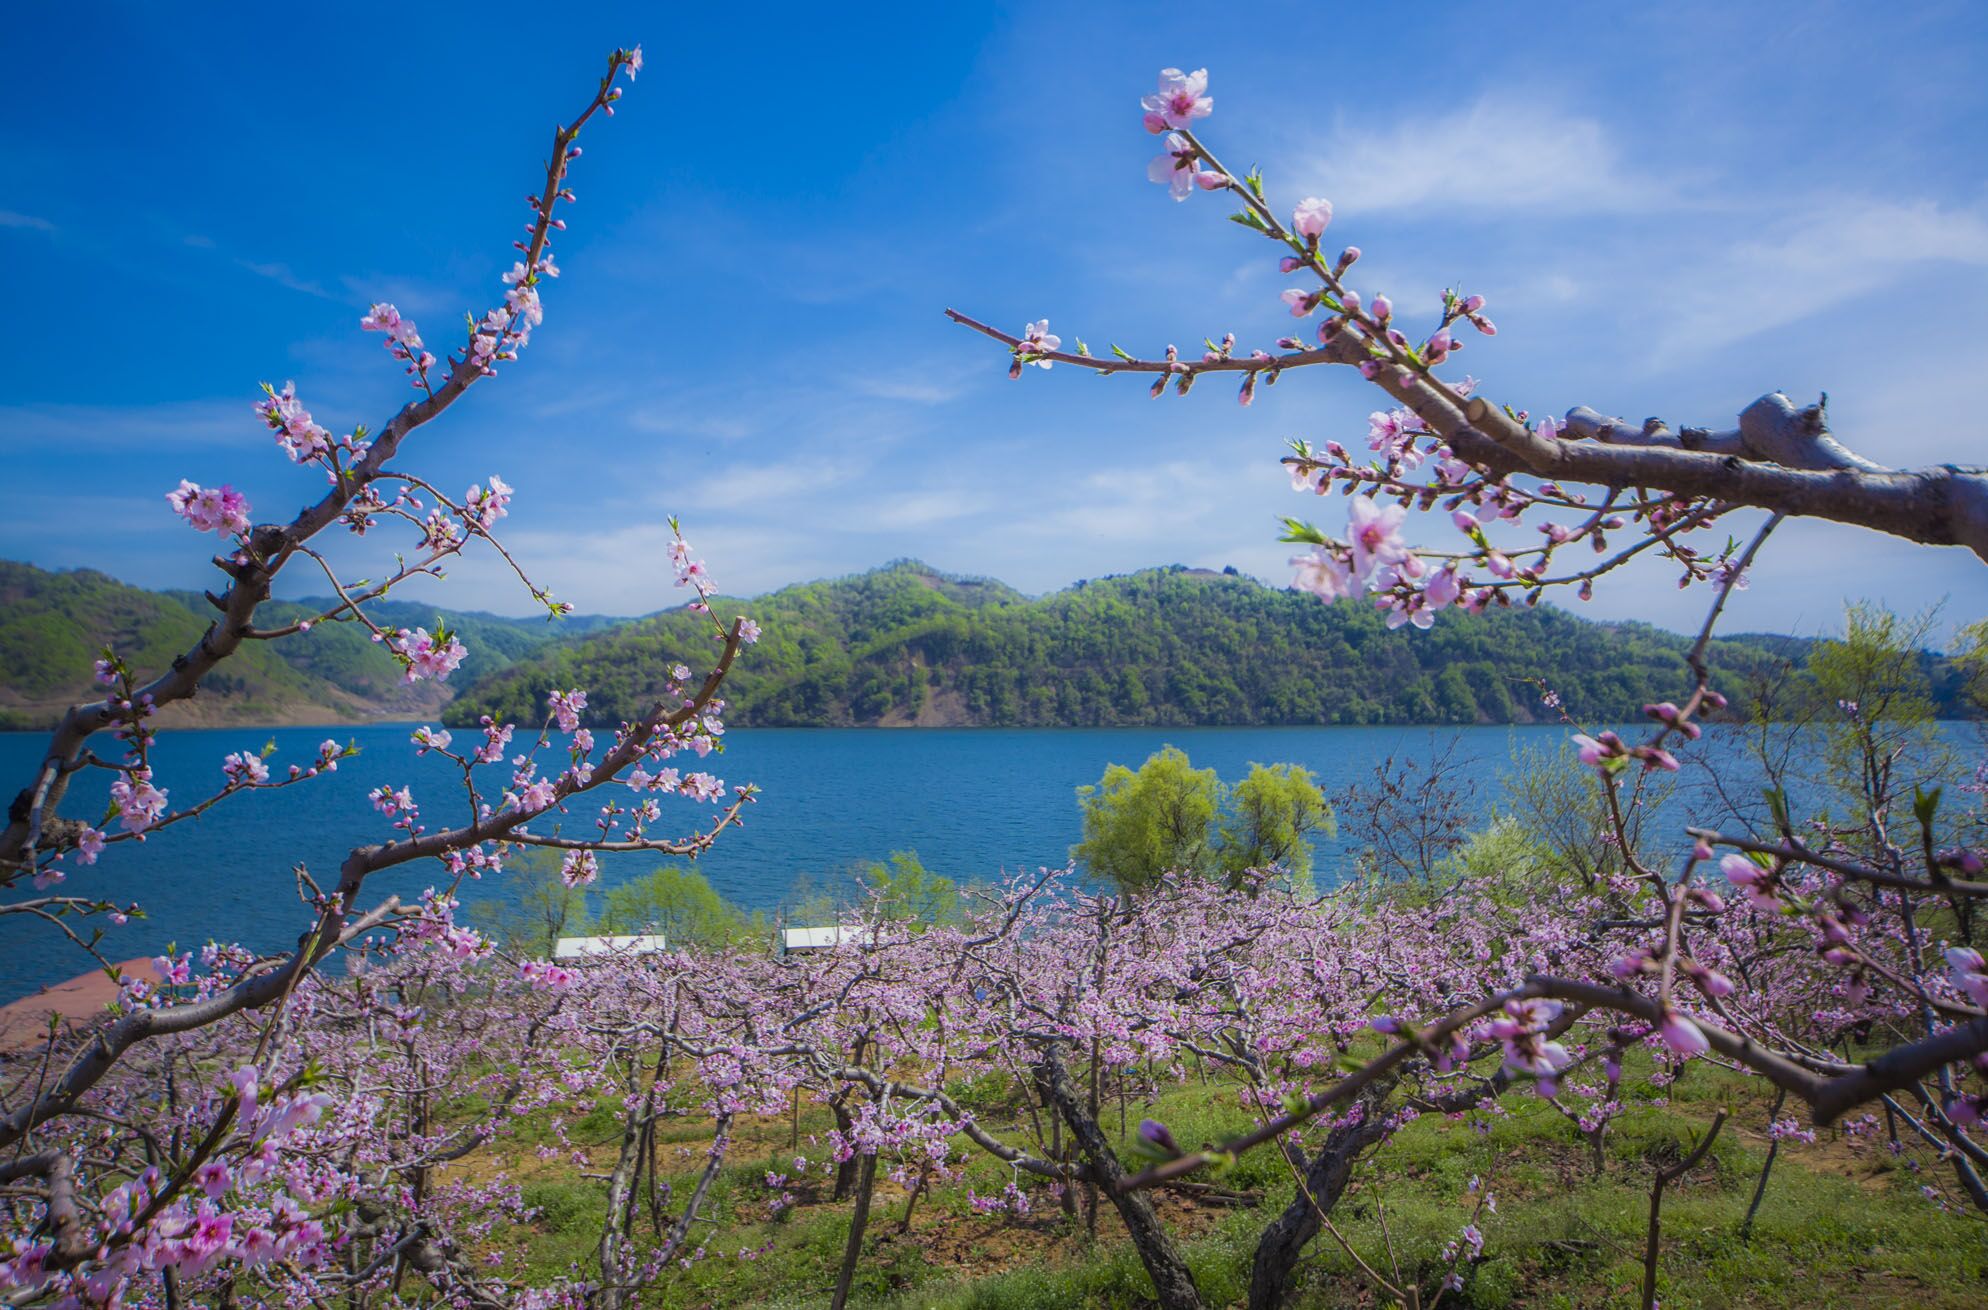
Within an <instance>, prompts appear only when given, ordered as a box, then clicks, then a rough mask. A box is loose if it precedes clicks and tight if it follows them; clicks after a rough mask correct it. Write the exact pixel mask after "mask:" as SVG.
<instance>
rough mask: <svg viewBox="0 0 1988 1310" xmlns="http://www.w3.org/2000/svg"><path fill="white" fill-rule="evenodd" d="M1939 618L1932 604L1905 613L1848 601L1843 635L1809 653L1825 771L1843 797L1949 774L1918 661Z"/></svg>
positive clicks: (1894, 790) (1899, 789) (1927, 681)
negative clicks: (1823, 728) (1914, 612)
mask: <svg viewBox="0 0 1988 1310" xmlns="http://www.w3.org/2000/svg"><path fill="white" fill-rule="evenodd" d="M1936 619H1937V612H1936V611H1931V610H1929V611H1927V612H1926V613H1923V614H1919V615H1915V616H1912V617H1905V616H1901V615H1898V614H1894V613H1893V612H1891V611H1890V610H1887V609H1885V608H1883V607H1882V606H1879V605H1874V604H1855V605H1851V606H1850V607H1849V608H1848V609H1847V610H1846V611H1845V613H1844V631H1843V636H1841V637H1840V638H1832V639H1830V640H1827V641H1822V642H1818V643H1817V644H1816V646H1815V647H1814V649H1813V650H1811V651H1810V652H1809V656H1808V659H1807V661H1806V663H1805V665H1804V669H1803V671H1804V673H1805V674H1806V675H1807V682H1808V684H1809V688H1810V694H1811V695H1812V696H1813V697H1814V699H1815V702H1816V709H1817V713H1816V716H1815V717H1816V718H1817V719H1818V720H1819V721H1820V722H1821V723H1823V724H1824V725H1826V729H1827V736H1826V740H1827V746H1826V749H1825V764H1826V769H1825V772H1824V777H1825V779H1826V780H1827V781H1828V782H1829V784H1830V785H1831V786H1832V787H1834V788H1835V789H1836V790H1837V791H1838V792H1840V793H1841V794H1842V795H1844V796H1845V797H1846V798H1850V799H1852V800H1853V801H1854V799H1855V798H1859V797H1869V796H1875V795H1881V794H1886V793H1889V794H1893V795H1900V794H1903V792H1904V791H1905V790H1906V789H1908V788H1909V787H1910V786H1912V785H1921V784H1923V785H1937V784H1938V782H1939V781H1940V780H1941V779H1942V778H1943V777H1944V776H1945V775H1947V774H1948V773H1950V772H1951V770H1952V768H1953V765H1954V761H1953V760H1951V759H1950V758H1948V756H1949V752H1947V751H1946V750H1944V749H1943V748H1941V746H1940V742H1939V734H1938V730H1937V729H1936V728H1935V727H1934V718H1935V716H1936V706H1935V703H1934V700H1933V694H1932V679H1931V678H1930V677H1929V675H1928V671H1927V669H1926V667H1925V666H1924V664H1923V663H1922V662H1921V660H1920V659H1919V652H1920V651H1921V650H1922V649H1923V648H1924V646H1925V642H1926V637H1927V635H1928V634H1929V633H1930V632H1931V631H1932V628H1933V625H1934V623H1935V621H1936ZM1901 769H1905V770H1907V771H1908V772H1903V773H1902V772H1899V770H1901Z"/></svg>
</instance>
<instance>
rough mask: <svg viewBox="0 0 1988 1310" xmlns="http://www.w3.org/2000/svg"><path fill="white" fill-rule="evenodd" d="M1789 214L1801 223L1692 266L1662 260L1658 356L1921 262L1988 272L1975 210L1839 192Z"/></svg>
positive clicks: (1884, 282)
mask: <svg viewBox="0 0 1988 1310" xmlns="http://www.w3.org/2000/svg"><path fill="white" fill-rule="evenodd" d="M1787 207H1788V206H1786V205H1784V204H1777V206H1776V208H1777V209H1785V208H1787ZM1793 208H1795V209H1797V210H1798V212H1799V215H1800V216H1799V217H1797V218H1795V219H1792V220H1789V221H1787V222H1783V223H1779V224H1773V225H1770V226H1768V227H1767V229H1766V232H1765V234H1764V235H1761V236H1749V237H1746V238H1743V239H1741V240H1739V241H1738V242H1736V243H1734V244H1732V245H1729V246H1727V247H1725V248H1724V249H1722V250H1719V251H1717V252H1715V253H1713V254H1712V255H1711V257H1710V258H1708V259H1706V260H1704V261H1703V262H1701V263H1698V264H1697V265H1696V266H1693V265H1692V264H1688V263H1687V264H1684V265H1682V266H1680V265H1678V264H1675V263H1671V262H1669V261H1664V265H1663V274H1664V285H1665V287H1666V288H1667V290H1668V294H1667V295H1666V296H1664V297H1662V298H1656V297H1652V304H1653V306H1655V307H1657V309H1658V312H1659V314H1660V315H1661V317H1662V318H1663V319H1664V320H1665V327H1664V330H1663V332H1662V334H1661V336H1660V337H1659V339H1658V344H1657V349H1658V351H1659V353H1660V354H1683V353H1688V352H1693V351H1705V350H1711V349H1714V348H1716V347H1719V346H1724V345H1729V344H1731V343H1732V342H1734V341H1739V340H1742V339H1743V338H1746V337H1750V336H1753V335H1755V334H1756V333H1760V332H1765V331H1767V330H1769V329H1771V328H1777V327H1783V326H1786V325H1787V324H1790V323H1796V322H1799V321H1801V320H1802V319H1805V318H1807V317H1809V316H1810V315H1812V314H1815V313H1818V312H1820V311H1821V310H1824V309H1827V308H1829V307H1830V306H1832V305H1837V304H1840V303H1842V302H1843V301H1845V300H1850V299H1853V298H1855V297H1857V296H1861V295H1866V294H1868V293H1870V292H1872V291H1877V290H1880V289H1882V288H1884V287H1886V286H1888V285H1891V284H1893V283H1895V282H1896V281H1897V280H1898V279H1900V278H1901V277H1903V276H1905V275H1906V274H1907V273H1909V272H1911V271H1913V270H1914V269H1915V268H1917V267H1918V266H1921V265H1929V264H1956V265H1961V266H1963V267H1967V268H1976V269H1978V268H1984V267H1988V219H1984V217H1983V215H1982V214H1981V213H1980V212H1979V211H1978V210H1974V209H1967V208H1949V207H1947V206H1943V205H1941V204H1939V203H1937V202H1935V201H1932V200H1914V201H1897V200H1878V199H1873V198H1870V197H1867V196H1840V195H1839V196H1822V197H1815V198H1811V199H1808V200H1805V201H1803V202H1802V203H1800V204H1799V205H1797V206H1793ZM1748 226H1749V227H1751V226H1754V225H1752V224H1748Z"/></svg>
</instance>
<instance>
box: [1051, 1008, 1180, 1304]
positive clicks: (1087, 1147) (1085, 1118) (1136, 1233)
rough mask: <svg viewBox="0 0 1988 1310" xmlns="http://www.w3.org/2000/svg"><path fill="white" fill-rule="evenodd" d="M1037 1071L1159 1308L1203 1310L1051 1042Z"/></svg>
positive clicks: (1154, 1217) (1177, 1254)
mask: <svg viewBox="0 0 1988 1310" xmlns="http://www.w3.org/2000/svg"><path fill="white" fill-rule="evenodd" d="M1038 1073H1039V1075H1040V1077H1041V1080H1042V1085H1043V1086H1044V1087H1045V1088H1047V1089H1048V1091H1049V1096H1050V1099H1051V1100H1052V1101H1053V1102H1055V1105H1056V1110H1057V1113H1058V1114H1060V1115H1061V1116H1062V1118H1063V1122H1064V1123H1066V1124H1068V1125H1069V1126H1070V1134H1071V1136H1073V1137H1075V1138H1076V1139H1077V1146H1078V1148H1079V1149H1080V1150H1082V1151H1083V1153H1084V1158H1085V1160H1086V1161H1088V1162H1089V1164H1090V1169H1091V1173H1092V1175H1093V1176H1094V1177H1095V1178H1096V1180H1097V1181H1098V1182H1099V1183H1100V1184H1101V1185H1102V1186H1103V1188H1104V1192H1105V1195H1107V1196H1109V1197H1110V1198H1111V1203H1112V1204H1113V1205H1114V1206H1116V1207H1117V1208H1118V1214H1119V1217H1120V1218H1121V1219H1123V1220H1124V1221H1125V1231H1126V1232H1127V1233H1128V1234H1130V1235H1131V1238H1132V1247H1133V1249H1134V1250H1136V1251H1137V1252H1138V1253H1139V1260H1140V1262H1141V1263H1142V1264H1144V1265H1145V1266H1146V1273H1147V1274H1148V1275H1149V1276H1150V1277H1151V1278H1152V1280H1153V1289H1154V1292H1155V1294H1156V1296H1157V1298H1158V1300H1159V1303H1160V1306H1161V1310H1206V1305H1205V1303H1204V1302H1203V1301H1202V1299H1201V1291H1200V1289H1199V1288H1197V1287H1196V1286H1195V1285H1194V1275H1193V1274H1192V1273H1190V1272H1188V1268H1187V1262H1186V1261H1185V1260H1183V1259H1181V1257H1180V1251H1179V1250H1178V1249H1177V1248H1176V1247H1175V1246H1174V1244H1173V1239H1172V1238H1170V1237H1168V1236H1167V1230H1166V1228H1165V1227H1164V1226H1163V1225H1162V1224H1161V1223H1160V1217H1159V1215H1157V1214H1156V1213H1154V1211H1153V1204H1152V1202H1151V1201H1150V1200H1148V1199H1147V1196H1146V1194H1145V1193H1144V1192H1127V1191H1123V1190H1121V1189H1122V1187H1123V1184H1124V1182H1125V1179H1126V1177H1127V1175H1126V1172H1125V1167H1124V1166H1123V1165H1121V1164H1120V1163H1119V1162H1118V1155H1117V1153H1116V1152H1115V1151H1113V1150H1112V1149H1111V1143H1110V1142H1108V1141H1106V1140H1105V1135H1104V1132H1103V1130H1102V1129H1100V1128H1099V1127H1098V1121H1097V1118H1096V1116H1094V1115H1093V1114H1091V1112H1090V1110H1089V1109H1088V1108H1087V1107H1086V1105H1085V1103H1084V1099H1083V1097H1082V1096H1080V1095H1079V1094H1078V1092H1077V1089H1076V1088H1075V1087H1074V1086H1072V1085H1071V1083H1070V1075H1069V1072H1068V1071H1067V1070H1065V1069H1064V1067H1063V1059H1062V1057H1061V1055H1059V1054H1058V1052H1057V1049H1056V1047H1054V1046H1048V1047H1045V1048H1044V1050H1043V1055H1042V1063H1041V1065H1040V1066H1039V1068H1038Z"/></svg>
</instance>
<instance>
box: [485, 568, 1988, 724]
mask: <svg viewBox="0 0 1988 1310" xmlns="http://www.w3.org/2000/svg"><path fill="white" fill-rule="evenodd" d="M717 608H718V610H719V612H721V613H726V614H732V613H742V614H746V615H748V616H750V617H751V618H753V619H754V620H756V621H757V622H758V623H759V624H760V626H761V627H762V628H763V629H764V631H765V634H766V635H765V637H764V638H763V639H762V640H761V641H760V643H759V644H758V645H757V646H754V647H752V648H750V649H749V650H747V651H745V652H744V653H743V654H742V655H741V657H740V659H739V662H738V664H737V665H736V666H735V668H734V670H733V674H732V677H731V679H730V680H729V681H728V682H727V683H726V692H727V695H728V697H729V699H730V710H729V711H728V714H727V718H728V721H729V722H731V723H733V724H735V725H737V726H741V727H750V726H754V725H762V726H791V727H848V726H866V725H873V724H883V725H900V724H955V725H988V726H1015V727H1119V726H1126V727H1131V726H1184V725H1191V724H1277V723H1350V724H1364V723H1411V722H1434V723H1459V724H1466V723H1505V722H1528V721H1530V720H1531V719H1532V717H1533V715H1534V712H1535V710H1537V708H1538V705H1539V700H1538V695H1537V693H1536V691H1534V690H1533V688H1532V687H1531V686H1530V685H1529V682H1530V680H1532V679H1543V680H1544V681H1545V682H1546V683H1547V684H1548V685H1549V686H1551V687H1553V688H1554V689H1555V690H1557V691H1558V692H1559V693H1560V695H1561V698H1562V700H1563V702H1564V703H1565V704H1566V706H1567V708H1568V710H1569V712H1571V713H1573V714H1574V715H1575V716H1576V717H1578V718H1582V719H1585V720H1587V721H1591V722H1608V721H1611V720H1613V721H1623V720H1633V719H1636V718H1639V717H1640V716H1641V710H1642V706H1643V705H1644V704H1646V703H1648V702H1651V701H1659V700H1668V699H1672V698H1674V697H1676V696H1677V695H1678V694H1679V691H1680V689H1681V688H1684V687H1687V686H1689V685H1690V681H1689V680H1690V674H1689V672H1688V670H1687V669H1686V667H1685V663H1684V651H1685V649H1686V646H1687V644H1688V643H1687V641H1686V640H1685V639H1684V638H1681V637H1678V636H1677V635H1675V634H1673V633H1668V632H1663V631H1661V630H1659V629H1656V628H1652V627H1649V626H1647V625H1644V624H1637V623H1614V624H1600V623H1591V622H1587V621H1585V620H1582V619H1579V618H1576V617H1575V616H1574V615H1572V614H1570V613H1567V612H1566V611H1563V610H1559V609H1555V608H1552V607H1550V606H1541V607H1539V608H1536V609H1523V608H1515V609H1505V610H1497V611H1494V612H1492V613H1488V614H1484V615H1481V616H1477V617H1464V616H1448V615H1446V616H1444V620H1443V621H1442V622H1440V623H1438V624H1437V625H1436V626H1435V628H1434V629H1432V630H1431V631H1428V632H1414V631H1409V630H1406V629H1404V630H1401V631H1395V632H1390V631H1389V630H1388V629H1387V626H1386V623H1385V621H1384V620H1383V618H1382V616H1381V615H1380V614H1379V613H1378V612H1377V611H1375V610H1373V609H1372V608H1371V607H1367V606H1359V605H1321V604H1320V603H1319V602H1318V600H1317V599H1316V598H1314V597H1311V596H1305V595H1299V594H1297V593H1294V592H1290V591H1287V590H1283V589H1280V588H1273V587H1266V586H1263V585H1262V584H1260V583H1257V582H1255V581H1252V580H1251V579H1249V578H1245V577H1239V576H1232V575H1225V574H1218V573H1211V572H1208V571H1205V570H1191V569H1181V568H1166V569H1148V570H1145V571H1143V572H1139V573H1134V574H1130V575H1128V576H1125V577H1115V578H1105V579H1102V580H1099V581H1095V582H1088V583H1080V584H1078V585H1077V586H1074V587H1071V588H1069V589H1067V590H1064V591H1060V592H1056V593H1054V594H1053V595H1049V596H1044V597H1041V598H1039V599H1034V600H1031V599H1028V598H1025V597H1023V596H1021V595H1019V594H1018V593H1016V592H1014V591H1012V590H1010V589H1008V588H1006V587H1003V586H1002V585H1001V584H999V583H995V582H988V581H985V580H982V579H974V578H961V577H954V576H951V575H948V574H944V573H939V572H936V571H935V570H932V569H930V568H927V567H925V566H924V565H922V564H917V563H912V562H904V563H898V564H894V565H891V566H889V567H887V568H883V569H878V570H875V571H873V572H870V573H864V574H860V575H857V576H855V577H849V578H841V579H836V580H833V581H827V582H811V583H807V584H805V585H802V586H795V587H787V588H783V589H782V590H780V591H776V592H772V593H770V594H768V595H766V596H761V597H758V598H755V599H751V600H724V601H721V602H719V603H718V605H717ZM1811 644H1812V643H1809V642H1805V641H1802V640H1799V639H1795V638H1777V637H1750V638H1743V639H1737V640H1734V641H1729V642H1715V643H1713V648H1712V659H1713V662H1714V664H1715V666H1716V667H1717V668H1718V669H1719V670H1720V673H1721V686H1722V687H1727V688H1732V689H1735V690H1736V689H1738V688H1739V687H1740V686H1741V685H1742V684H1743V683H1744V682H1745V681H1746V679H1747V677H1748V676H1750V675H1754V674H1761V673H1766V672H1771V671H1773V670H1776V669H1779V668H1781V667H1783V666H1784V665H1785V664H1786V663H1787V662H1788V661H1790V660H1792V661H1794V662H1797V663H1799V662H1800V660H1801V659H1802V657H1803V656H1804V654H1805V653H1806V651H1807V650H1808V648H1809V646H1810V645H1811ZM708 649H709V647H708V637H707V634H706V631H705V629H703V628H701V627H700V626H699V623H698V616H695V615H688V614H684V613H682V612H681V611H672V612H670V613H667V614H662V615H657V616H655V617H653V618H650V619H645V620H642V621H640V622H638V623H634V624H629V625H625V626H622V627H618V628H614V629H611V630H608V631H604V632H600V633H597V634H595V635H593V636H592V637H589V638H586V639H584V640H580V641H576V642H566V643H562V644H560V645H558V646H555V647H548V648H546V649H544V650H542V651H540V652H539V653H538V654H536V655H534V656H532V657H530V658H527V659H524V660H521V661H519V662H517V663H516V664H514V665H513V666H512V667H510V668H508V669H506V670H504V671H502V672H500V673H497V674H495V675H493V676H490V677H486V678H485V679H484V680H482V681H481V682H479V683H477V684H476V685H475V686H474V687H472V688H471V689H470V690H469V691H467V692H466V693H464V695H463V697H462V699H460V700H458V701H457V702H456V703H455V704H454V705H452V706H451V707H450V708H449V710H448V711H447V716H448V718H449V721H450V722H455V723H464V724H470V723H474V722H475V721H476V717H477V716H478V715H480V714H484V713H489V714H493V715H496V716H497V717H499V718H508V719H512V720H517V721H521V722H534V721H536V720H537V719H539V718H540V717H542V716H543V714H544V706H545V694H546V693H547V692H548V691H551V690H554V689H563V688H567V687H584V688H586V689H587V693H588V713H589V714H590V715H591V716H592V718H593V721H594V723H595V725H596V726H611V725H613V724H615V723H619V722H621V721H623V720H624V719H628V718H632V717H636V716H639V715H640V714H642V713H643V712H645V711H646V710H647V708H648V707H649V705H650V703H651V700H652V698H653V697H654V695H655V693H656V691H657V689H658V688H660V687H661V686H662V685H663V684H664V682H665V681H666V680H667V670H668V668H669V666H670V665H672V664H675V663H677V662H679V661H681V662H685V663H689V664H691V665H693V666H695V665H696V664H697V663H698V662H699V660H701V659H702V658H704V656H705V653H706V652H707V651H708ZM1950 699H1951V703H1943V704H1942V707H1941V713H1942V715H1943V716H1953V715H1956V714H1958V713H1960V712H1961V709H1960V707H1961V704H1962V702H1961V700H1960V698H1959V697H1958V696H1957V695H1956V696H1954V697H1952V698H1950Z"/></svg>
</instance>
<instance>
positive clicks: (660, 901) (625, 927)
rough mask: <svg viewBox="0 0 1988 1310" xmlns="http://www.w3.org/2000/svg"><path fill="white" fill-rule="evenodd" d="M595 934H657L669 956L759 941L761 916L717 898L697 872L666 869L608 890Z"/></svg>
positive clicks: (762, 927)
mask: <svg viewBox="0 0 1988 1310" xmlns="http://www.w3.org/2000/svg"><path fill="white" fill-rule="evenodd" d="M599 931H600V932H602V933H604V934H620V935H628V934H635V933H661V934H663V937H664V939H665V940H666V941H667V942H668V943H669V946H670V948H671V949H672V950H675V949H677V948H679V947H686V946H714V947H715V946H730V945H734V944H741V943H744V942H747V941H751V940H756V939H759V938H763V937H764V936H765V935H766V932H767V928H766V924H765V922H764V918H763V916H759V915H754V916H751V917H748V916H747V915H746V913H745V912H744V911H743V910H741V909H739V907H738V906H736V905H733V904H732V903H731V902H730V901H728V900H726V899H725V898H724V897H722V896H720V895H719V894H718V893H717V891H716V890H715V889H714V888H713V887H712V886H711V883H710V880H709V879H707V878H706V877H705V876H704V875H703V874H701V873H699V872H697V870H695V869H686V868H682V867H680V866H678V865H674V864H666V865H663V866H662V867H661V868H658V869H652V870H650V871H649V872H648V873H645V874H642V875H641V876H639V877H636V878H633V879H630V880H629V881H627V882H624V883H621V884H620V885H619V886H615V887H611V888H609V889H608V891H607V893H606V895H605V897H604V898H603V903H602V906H601V911H600V918H599Z"/></svg>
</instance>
